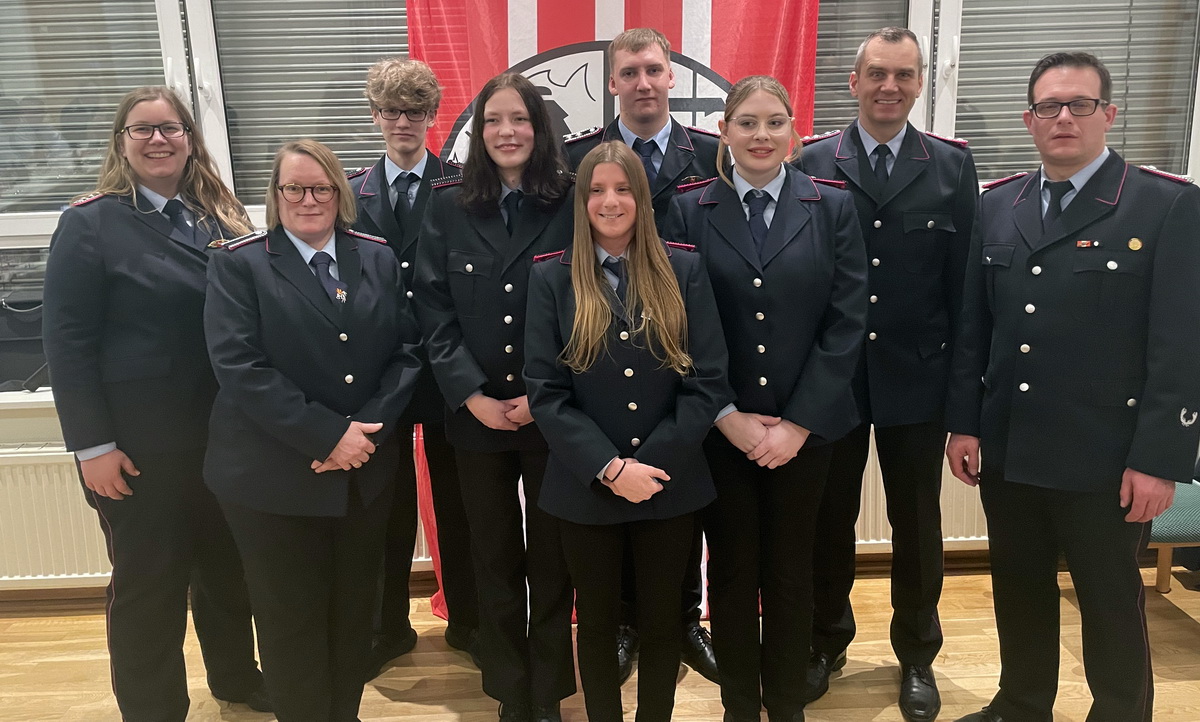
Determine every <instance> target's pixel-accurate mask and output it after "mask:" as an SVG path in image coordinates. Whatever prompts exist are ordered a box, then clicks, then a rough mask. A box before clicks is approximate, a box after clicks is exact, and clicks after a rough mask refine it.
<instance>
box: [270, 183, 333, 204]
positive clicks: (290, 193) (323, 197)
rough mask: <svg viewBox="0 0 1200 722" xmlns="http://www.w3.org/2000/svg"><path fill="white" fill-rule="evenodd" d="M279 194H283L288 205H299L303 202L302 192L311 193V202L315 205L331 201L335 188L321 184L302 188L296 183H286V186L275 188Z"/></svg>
mask: <svg viewBox="0 0 1200 722" xmlns="http://www.w3.org/2000/svg"><path fill="white" fill-rule="evenodd" d="M275 187H276V188H278V189H279V192H280V193H282V194H283V199H284V200H285V201H287V202H288V203H299V202H300V201H302V200H304V192H305V191H311V192H312V197H313V200H314V201H316V202H317V203H324V202H325V201H329V200H333V196H334V195H335V194H336V193H337V188H335V187H334V186H331V185H326V184H324V183H322V184H321V185H315V186H302V185H299V184H297V183H288V184H286V185H281V186H275Z"/></svg>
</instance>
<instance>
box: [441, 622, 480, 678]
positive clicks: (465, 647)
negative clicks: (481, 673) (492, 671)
mask: <svg viewBox="0 0 1200 722" xmlns="http://www.w3.org/2000/svg"><path fill="white" fill-rule="evenodd" d="M445 635H446V644H447V645H449V646H450V647H453V648H454V649H457V650H459V651H461V652H466V653H467V654H469V655H471V662H473V663H474V664H475V667H476V668H477V669H483V664H482V663H481V662H480V661H479V630H478V629H476V628H475V627H466V626H463V625H461V624H447V625H446V633H445Z"/></svg>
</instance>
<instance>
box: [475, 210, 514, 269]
mask: <svg viewBox="0 0 1200 722" xmlns="http://www.w3.org/2000/svg"><path fill="white" fill-rule="evenodd" d="M518 220H520V219H519V218H518ZM467 223H469V224H471V227H472V228H474V229H475V232H476V233H478V234H479V237H480V238H482V239H483V240H484V241H485V242H486V243H487V244H488V245H489V246H491V248H492V250H494V251H495V252H496V253H497V254H499V255H500V257H501V258H503V257H504V250H505V249H506V248H507V247H508V242H509V240H510V239H509V237H508V229H507V228H505V227H504V216H503V215H501V213H500V209H499V208H496V212H495V213H490V214H488V215H486V216H479V215H476V214H474V213H468V214H467Z"/></svg>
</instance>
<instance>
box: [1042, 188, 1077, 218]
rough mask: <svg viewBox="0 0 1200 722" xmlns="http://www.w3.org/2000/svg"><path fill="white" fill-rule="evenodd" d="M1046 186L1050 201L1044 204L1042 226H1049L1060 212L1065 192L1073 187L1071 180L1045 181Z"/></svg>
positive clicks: (1068, 191)
mask: <svg viewBox="0 0 1200 722" xmlns="http://www.w3.org/2000/svg"><path fill="white" fill-rule="evenodd" d="M1046 187H1047V188H1049V189H1050V203H1049V204H1047V205H1046V215H1045V216H1043V217H1042V228H1049V227H1050V224H1051V223H1053V222H1054V219H1055V218H1058V216H1059V215H1060V214H1061V213H1062V199H1063V196H1065V195H1066V194H1067V193H1070V192H1071V190H1072V189H1073V188H1074V187H1075V186H1073V185H1071V181H1069V180H1065V181H1046Z"/></svg>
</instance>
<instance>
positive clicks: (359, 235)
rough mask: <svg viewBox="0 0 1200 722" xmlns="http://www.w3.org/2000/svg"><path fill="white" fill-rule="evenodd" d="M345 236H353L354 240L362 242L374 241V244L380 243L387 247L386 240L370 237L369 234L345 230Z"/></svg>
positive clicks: (349, 229)
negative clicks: (361, 240) (359, 239)
mask: <svg viewBox="0 0 1200 722" xmlns="http://www.w3.org/2000/svg"><path fill="white" fill-rule="evenodd" d="M346 235H348V236H354V237H355V238H361V239H363V240H364V241H375V242H376V243H382V244H383V245H385V246H386V245H387V239H386V238H380V237H379V236H372V235H371V234H370V233H363V232H362V231H356V230H354V229H353V228H347V229H346Z"/></svg>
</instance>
